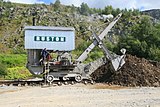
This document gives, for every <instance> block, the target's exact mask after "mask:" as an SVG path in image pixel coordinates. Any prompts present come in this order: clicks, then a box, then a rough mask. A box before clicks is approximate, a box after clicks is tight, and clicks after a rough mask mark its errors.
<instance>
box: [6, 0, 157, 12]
mask: <svg viewBox="0 0 160 107" xmlns="http://www.w3.org/2000/svg"><path fill="white" fill-rule="evenodd" d="M5 1H11V2H16V3H26V4H34V3H45V4H50V3H54V2H55V1H56V0H5ZM60 2H61V4H64V5H72V4H73V5H74V6H77V7H79V6H80V5H81V4H82V3H83V2H84V3H87V4H88V6H89V7H91V8H102V9H103V8H104V7H105V6H108V5H111V6H112V7H113V8H120V9H124V8H127V9H139V10H149V9H160V0H60Z"/></svg>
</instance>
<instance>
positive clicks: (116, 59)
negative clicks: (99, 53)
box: [92, 30, 126, 71]
mask: <svg viewBox="0 0 160 107" xmlns="http://www.w3.org/2000/svg"><path fill="white" fill-rule="evenodd" d="M92 33H93V36H94V38H95V40H96V41H97V43H98V45H99V47H100V48H101V49H102V50H103V51H104V53H105V56H106V58H107V59H108V60H110V61H111V63H112V66H113V68H114V70H115V71H117V70H119V69H120V68H121V67H122V66H123V65H124V64H125V60H124V59H125V52H126V50H125V49H121V52H122V53H123V55H121V56H120V55H115V56H113V55H111V53H110V51H109V50H108V49H107V47H106V46H105V45H104V44H103V42H102V40H100V38H99V37H98V36H97V34H96V33H95V32H94V31H93V30H92Z"/></svg>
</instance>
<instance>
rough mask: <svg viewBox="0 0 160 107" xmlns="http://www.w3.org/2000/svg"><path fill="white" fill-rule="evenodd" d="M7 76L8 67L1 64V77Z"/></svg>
mask: <svg viewBox="0 0 160 107" xmlns="http://www.w3.org/2000/svg"><path fill="white" fill-rule="evenodd" d="M6 74H7V68H6V65H4V64H2V63H1V62H0V77H2V76H5V75H6Z"/></svg>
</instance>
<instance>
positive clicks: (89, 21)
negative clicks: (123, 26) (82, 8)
mask: <svg viewBox="0 0 160 107" xmlns="http://www.w3.org/2000/svg"><path fill="white" fill-rule="evenodd" d="M3 4H4V3H3ZM60 6H61V8H62V9H61V10H56V11H55V6H54V5H53V4H51V5H45V4H33V5H24V4H12V3H8V2H7V3H5V4H4V5H3V6H2V7H0V14H1V17H0V38H1V39H0V41H1V44H0V47H2V48H3V49H1V51H5V52H6V51H7V50H8V51H11V50H12V49H15V50H12V51H13V52H14V53H18V51H20V52H21V51H22V52H23V49H24V48H23V47H24V45H23V44H24V26H32V23H33V18H35V19H36V25H37V26H64V27H67V26H72V27H74V28H75V29H76V35H77V38H81V39H82V38H83V37H84V36H88V35H87V34H86V33H85V32H86V31H88V27H89V26H90V25H92V26H97V25H100V24H101V23H103V22H101V21H100V20H99V19H95V18H94V17H88V16H85V15H81V14H80V13H78V12H77V11H76V10H75V11H74V10H72V8H75V9H76V7H73V6H68V7H67V6H63V5H60ZM78 41H79V42H81V40H80V39H79V40H78ZM76 45H78V44H76Z"/></svg>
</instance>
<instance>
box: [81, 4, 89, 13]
mask: <svg viewBox="0 0 160 107" xmlns="http://www.w3.org/2000/svg"><path fill="white" fill-rule="evenodd" d="M89 12H90V8H89V7H88V5H87V4H86V3H82V4H81V6H80V13H81V14H82V15H88V14H89Z"/></svg>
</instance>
